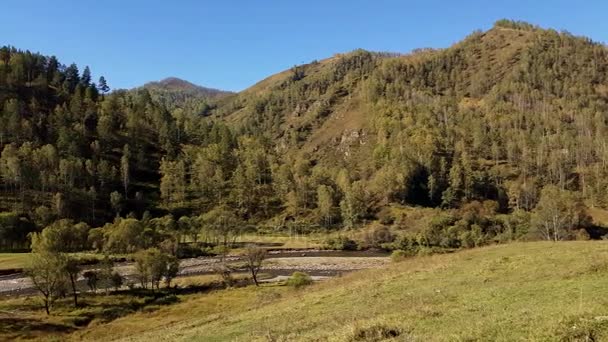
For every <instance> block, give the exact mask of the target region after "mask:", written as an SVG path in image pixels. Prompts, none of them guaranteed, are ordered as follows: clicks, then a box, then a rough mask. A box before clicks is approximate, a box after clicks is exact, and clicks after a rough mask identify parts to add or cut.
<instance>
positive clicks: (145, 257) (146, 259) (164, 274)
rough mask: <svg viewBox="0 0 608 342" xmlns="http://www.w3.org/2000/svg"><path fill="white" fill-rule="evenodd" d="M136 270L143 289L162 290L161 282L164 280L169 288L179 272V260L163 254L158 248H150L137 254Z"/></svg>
mask: <svg viewBox="0 0 608 342" xmlns="http://www.w3.org/2000/svg"><path fill="white" fill-rule="evenodd" d="M135 269H136V271H137V277H138V279H139V282H140V284H141V286H142V287H143V288H145V289H146V288H148V283H150V284H151V287H152V289H154V288H156V289H158V288H160V281H161V280H162V279H163V278H164V279H165V283H166V285H167V287H169V286H171V280H172V279H173V278H175V276H176V275H177V273H178V272H179V260H178V259H177V258H176V257H175V256H173V255H169V254H166V253H163V252H161V250H160V249H158V248H149V249H146V250H143V251H139V252H137V253H136V254H135Z"/></svg>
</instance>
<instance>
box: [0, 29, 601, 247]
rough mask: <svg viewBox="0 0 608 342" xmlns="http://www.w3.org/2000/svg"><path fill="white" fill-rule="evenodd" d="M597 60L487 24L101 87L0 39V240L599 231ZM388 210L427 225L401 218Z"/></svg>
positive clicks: (548, 35) (530, 32) (585, 49)
mask: <svg viewBox="0 0 608 342" xmlns="http://www.w3.org/2000/svg"><path fill="white" fill-rule="evenodd" d="M607 52H608V51H607V50H606V47H605V46H604V45H602V44H599V43H596V42H593V41H591V40H590V39H587V38H583V37H577V36H574V35H572V34H570V33H568V32H558V31H554V30H545V29H541V28H539V27H536V26H533V25H530V24H527V23H523V22H516V21H508V20H501V21H498V22H496V24H495V25H494V27H493V28H492V29H490V30H488V31H486V32H481V31H477V32H474V33H472V34H471V35H469V36H468V37H466V38H465V39H464V40H463V41H461V42H459V43H457V44H455V45H453V46H452V47H449V48H446V49H420V50H415V51H413V52H411V53H409V54H394V53H387V52H368V51H364V50H356V51H352V52H349V53H345V54H337V55H335V56H333V57H331V58H328V59H324V60H319V61H313V62H311V63H309V64H305V65H299V66H294V67H293V68H291V69H289V70H286V71H284V72H282V73H279V74H277V75H274V76H271V77H269V78H268V79H266V80H263V81H261V82H259V83H258V84H256V85H254V86H253V87H251V88H249V89H247V90H245V91H242V92H239V93H230V92H223V91H219V90H214V89H208V88H202V87H198V86H195V85H192V84H190V83H188V82H185V81H181V80H178V79H168V80H165V81H162V82H155V83H149V84H147V85H144V86H142V87H139V88H135V89H131V90H118V89H115V90H112V89H110V86H111V80H106V79H105V78H104V77H99V78H98V81H96V82H95V81H94V80H93V76H92V72H91V70H90V69H89V67H85V68H84V69H82V71H80V68H79V67H78V66H77V65H76V64H70V65H63V64H61V62H60V61H58V60H57V59H56V58H55V57H47V56H44V55H41V54H39V53H33V52H30V51H27V50H19V49H16V48H14V47H8V46H7V47H2V48H1V49H0V108H1V110H0V151H1V156H0V177H1V178H0V210H1V211H2V212H1V213H0V248H1V249H3V250H6V251H18V250H28V249H29V247H30V238H29V236H30V234H31V233H37V232H42V231H43V230H44V229H45V228H47V227H49V228H50V229H60V228H58V227H63V228H61V229H64V230H66V231H68V233H66V236H70V237H72V238H73V239H74V240H75V242H74V247H73V250H74V251H78V250H92V249H95V250H99V251H104V250H105V251H113V252H133V251H136V250H139V249H142V248H147V247H152V246H158V245H159V244H161V243H162V241H165V240H171V241H174V242H175V241H176V242H180V241H186V240H193V241H195V242H196V241H197V239H199V236H203V235H204V236H211V237H212V239H214V241H219V240H222V239H224V240H226V239H228V236H231V235H235V234H240V233H242V232H244V231H254V232H260V233H264V232H298V233H311V232H331V231H337V230H342V229H346V230H357V229H372V230H378V231H382V230H386V229H387V227H390V229H391V231H393V232H397V233H398V234H392V233H391V238H390V239H388V240H387V241H381V244H384V245H383V246H384V247H387V248H391V249H416V248H420V247H421V246H424V247H436V248H460V247H471V246H478V245H483V244H488V243H492V242H502V241H509V240H520V239H548V240H562V239H575V238H582V239H588V238H600V237H601V236H602V235H603V234H604V232H603V230H602V229H601V227H598V226H597V225H596V224H594V222H593V220H592V218H591V217H590V215H589V213H588V210H589V209H590V208H600V209H601V208H605V207H606V206H608V197H607V196H606V193H607V192H606V189H607V186H608V183H607V179H608V177H607V176H608V165H607V160H608V146H607V144H606V139H605V135H606V133H607V132H608V121H607V119H608V116H607V114H606V113H608V103H607V99H608V96H607V95H608V73H607V68H608V54H607ZM96 79H97V78H96ZM404 208H426V209H429V210H432V211H430V212H431V213H432V214H429V215H428V216H429V219H428V222H427V223H425V224H423V225H411V224H410V222H409V220H408V218H407V217H405V216H404V214H403V209H404ZM370 227H371V228H370ZM201 232H203V233H205V234H203V233H201ZM201 234H202V235H201ZM393 235H394V236H393ZM358 243H359V245H361V246H364V245H365V243H364V241H359V242H358ZM345 244H346V245H349V243H348V242H346V243H345V241H330V243H329V245H333V246H337V247H336V248H341V247H344V245H345Z"/></svg>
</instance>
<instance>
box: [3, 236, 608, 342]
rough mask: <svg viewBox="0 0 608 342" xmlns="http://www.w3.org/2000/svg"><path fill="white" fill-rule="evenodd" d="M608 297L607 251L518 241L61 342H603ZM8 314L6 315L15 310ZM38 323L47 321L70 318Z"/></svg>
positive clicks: (149, 315)
mask: <svg viewBox="0 0 608 342" xmlns="http://www.w3.org/2000/svg"><path fill="white" fill-rule="evenodd" d="M206 281H209V279H201V282H206ZM607 291H608V243H605V242H601V241H595V242H560V243H550V242H533V243H514V244H509V245H498V246H491V247H484V248H478V249H472V250H464V251H460V252H456V253H452V254H443V255H432V256H424V257H414V258H410V259H406V260H404V261H402V262H399V263H394V264H391V265H390V266H388V267H386V268H381V269H374V270H367V271H360V272H354V273H351V274H348V275H346V276H343V277H341V278H336V279H332V280H329V281H325V282H321V283H318V284H315V285H312V286H310V287H306V288H303V289H300V290H295V289H292V288H288V287H286V286H282V285H281V284H266V285H263V286H261V287H259V288H256V287H254V286H247V287H242V288H232V289H227V290H212V291H211V292H204V293H194V294H183V295H177V296H176V297H177V300H175V302H172V303H168V304H167V305H152V306H150V307H148V308H147V309H146V308H142V309H138V310H135V311H134V312H133V313H129V314H126V315H124V316H121V317H118V318H116V319H113V320H111V321H110V322H105V321H104V320H103V319H94V320H92V321H91V322H90V323H89V325H88V326H87V327H84V328H78V329H76V328H74V327H73V330H70V331H66V332H65V333H61V336H62V338H66V339H72V340H88V341H114V340H124V341H153V340H164V341H325V340H329V341H380V340H385V339H392V340H396V341H476V340H480V341H490V340H492V341H512V340H530V341H560V340H565V341H587V340H594V341H601V340H606V339H608V297H606V292H607ZM24 300H25V299H13V300H11V301H10V302H11V303H12V304H11V305H13V307H12V310H14V311H18V312H20V315H21V314H23V315H25V313H23V312H26V311H27V310H24V309H17V307H18V303H16V302H19V301H24ZM28 300H31V299H28ZM7 305H8V304H2V306H0V310H2V311H3V312H4V311H6V310H11V308H9V307H7ZM30 314H31V315H34V316H35V317H36V319H38V320H40V324H45V322H49V321H52V320H58V319H59V320H61V319H64V318H65V317H64V315H67V317H69V315H71V314H68V313H67V312H66V313H64V312H63V311H62V312H59V313H58V314H57V315H55V316H52V317H50V318H47V317H44V316H43V315H42V311H41V310H38V311H32V312H31V313H30ZM68 326H69V325H68ZM4 329H6V328H4ZM4 336H6V335H4ZM13 336H14V335H13ZM55 336H57V335H55Z"/></svg>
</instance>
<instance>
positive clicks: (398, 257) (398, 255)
mask: <svg viewBox="0 0 608 342" xmlns="http://www.w3.org/2000/svg"><path fill="white" fill-rule="evenodd" d="M410 256H412V253H411V252H408V251H404V250H401V249H398V250H395V251H393V253H391V261H392V262H399V261H403V260H404V259H406V258H407V257H410Z"/></svg>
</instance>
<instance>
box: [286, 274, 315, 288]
mask: <svg viewBox="0 0 608 342" xmlns="http://www.w3.org/2000/svg"><path fill="white" fill-rule="evenodd" d="M310 284H312V278H311V277H310V276H309V275H308V274H306V273H304V272H294V273H293V274H292V275H291V277H289V279H288V280H287V285H288V286H291V287H294V288H296V289H299V288H301V287H304V286H307V285H310Z"/></svg>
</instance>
